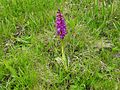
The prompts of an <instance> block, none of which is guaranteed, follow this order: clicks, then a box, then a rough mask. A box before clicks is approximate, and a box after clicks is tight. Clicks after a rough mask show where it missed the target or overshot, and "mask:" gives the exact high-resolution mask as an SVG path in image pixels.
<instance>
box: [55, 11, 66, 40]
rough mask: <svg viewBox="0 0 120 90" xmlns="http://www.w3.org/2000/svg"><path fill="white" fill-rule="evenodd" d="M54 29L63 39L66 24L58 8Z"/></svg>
mask: <svg viewBox="0 0 120 90" xmlns="http://www.w3.org/2000/svg"><path fill="white" fill-rule="evenodd" d="M56 29H57V35H59V36H60V38H61V39H64V37H65V35H66V34H67V32H66V24H65V20H64V18H63V15H62V14H61V12H60V10H59V9H58V12H57V15H56Z"/></svg>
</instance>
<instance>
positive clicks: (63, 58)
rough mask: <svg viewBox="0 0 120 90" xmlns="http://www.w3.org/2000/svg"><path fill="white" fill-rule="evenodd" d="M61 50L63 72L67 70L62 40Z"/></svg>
mask: <svg viewBox="0 0 120 90" xmlns="http://www.w3.org/2000/svg"><path fill="white" fill-rule="evenodd" d="M61 48H62V61H63V65H64V68H65V70H67V61H66V57H65V53H64V42H63V40H62V41H61Z"/></svg>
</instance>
